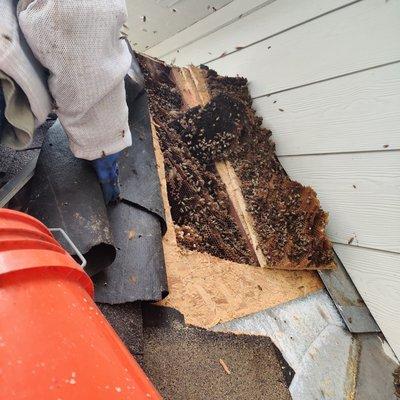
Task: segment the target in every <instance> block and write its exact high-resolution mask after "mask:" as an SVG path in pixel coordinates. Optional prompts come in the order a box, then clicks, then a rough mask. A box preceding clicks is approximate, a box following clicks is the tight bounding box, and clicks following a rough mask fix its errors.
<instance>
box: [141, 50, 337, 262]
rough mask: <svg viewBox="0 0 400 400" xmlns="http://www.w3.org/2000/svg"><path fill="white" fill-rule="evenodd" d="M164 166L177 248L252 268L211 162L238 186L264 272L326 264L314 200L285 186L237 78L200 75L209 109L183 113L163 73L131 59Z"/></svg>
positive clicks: (327, 250) (322, 217) (165, 69)
mask: <svg viewBox="0 0 400 400" xmlns="http://www.w3.org/2000/svg"><path fill="white" fill-rule="evenodd" d="M138 58H139V62H140V64H141V67H142V71H143V74H144V76H145V81H146V87H147V92H148V95H149V107H150V112H151V115H152V118H153V121H154V123H155V125H156V127H157V135H158V138H159V141H160V146H161V150H162V152H163V155H164V160H165V172H166V179H167V189H168V199H169V202H170V206H171V214H172V218H173V221H174V224H175V225H176V236H177V240H178V243H179V244H180V245H182V246H184V247H185V248H188V249H191V250H198V251H202V252H207V253H210V254H212V255H214V256H217V257H220V258H224V259H228V260H231V261H235V262H240V263H246V264H252V265H257V261H256V260H255V257H254V256H253V251H252V249H251V248H250V246H249V243H248V240H247V238H246V237H245V235H244V234H243V233H242V231H241V229H240V227H239V226H238V223H237V221H236V219H235V217H234V214H233V213H232V206H231V203H230V200H229V197H228V195H227V191H226V188H225V186H224V184H223V183H222V181H221V179H220V177H219V175H218V173H217V171H216V168H215V162H217V161H220V160H227V161H229V162H230V163H231V165H232V166H233V168H234V171H235V173H236V174H237V176H238V177H239V179H240V182H241V189H242V193H243V197H244V199H245V203H246V206H247V212H248V213H250V215H251V216H252V218H253V220H254V226H255V229H256V232H257V235H258V238H259V246H260V249H261V250H262V253H263V254H264V256H265V258H266V260H267V261H268V263H269V264H270V266H272V267H277V268H279V267H280V265H282V263H283V261H285V263H286V264H285V265H288V263H289V264H290V265H295V264H296V265H298V266H299V268H301V269H310V268H312V269H315V268H316V267H317V266H319V267H320V266H324V265H325V266H326V265H329V264H331V263H332V260H333V254H332V247H331V244H330V242H329V240H328V239H327V238H326V236H325V226H326V224H327V214H326V213H325V212H324V211H323V210H322V209H321V208H320V205H319V201H318V199H317V196H316V194H315V192H314V191H313V190H312V189H311V188H305V187H303V186H302V185H301V184H299V183H297V182H294V181H292V180H290V178H289V177H288V176H287V174H286V173H285V171H284V170H283V168H282V166H281V164H280V162H279V160H278V158H277V157H276V154H275V146H274V143H273V142H272V140H271V132H269V131H267V130H266V129H264V128H262V119H261V118H259V117H258V116H257V115H256V113H255V111H254V110H253V109H252V101H251V97H250V95H249V91H248V88H247V80H246V79H244V78H227V77H220V76H218V75H217V74H216V73H215V72H214V71H212V70H209V69H207V68H204V67H203V73H204V74H205V77H206V82H207V86H208V90H209V92H210V95H211V101H210V102H209V103H208V104H207V105H206V106H204V107H201V106H198V107H194V108H190V109H189V110H186V111H185V110H184V107H183V102H182V97H181V94H180V92H179V91H178V90H177V88H176V85H175V83H174V81H173V78H172V74H171V67H169V66H168V65H165V64H162V63H161V62H156V61H153V60H150V59H147V58H145V57H143V56H140V55H139V56H138Z"/></svg>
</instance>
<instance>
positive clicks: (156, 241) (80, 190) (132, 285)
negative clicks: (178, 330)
mask: <svg viewBox="0 0 400 400" xmlns="http://www.w3.org/2000/svg"><path fill="white" fill-rule="evenodd" d="M128 99H129V94H128ZM129 106H130V109H131V115H130V117H131V118H130V124H131V131H132V135H133V146H131V147H129V148H128V149H126V150H125V151H124V152H123V155H122V158H121V162H120V169H121V182H122V190H121V195H122V201H121V202H120V203H119V204H118V205H116V206H110V207H109V208H106V206H105V204H104V200H103V195H102V191H101V187H100V185H99V183H98V180H97V177H96V174H95V172H94V169H93V168H92V166H91V165H90V163H89V162H87V161H85V160H80V159H77V158H75V157H74V156H73V154H72V153H71V151H70V149H69V146H68V141H67V138H66V136H65V133H64V131H63V129H62V127H61V124H60V123H59V122H56V123H55V124H54V125H53V127H52V128H51V129H50V130H49V132H48V135H47V136H46V139H45V143H44V145H43V147H42V150H41V153H40V156H39V160H38V165H37V169H36V173H35V176H34V178H33V179H32V180H31V182H30V183H29V185H28V187H27V190H26V191H25V193H24V196H23V199H19V202H18V203H19V209H21V210H22V211H25V212H27V213H28V214H31V215H33V216H35V217H36V218H38V219H39V220H41V221H42V222H44V223H45V224H46V225H47V226H48V227H55V228H62V229H64V230H65V231H66V232H67V234H68V235H69V236H70V238H71V239H72V241H73V242H74V243H75V245H76V246H77V247H78V249H79V250H80V251H81V252H82V253H83V254H84V255H85V257H86V259H87V261H88V267H87V269H86V271H87V272H88V273H89V274H90V275H92V276H93V275H98V276H97V277H96V279H95V281H96V300H97V301H99V302H102V303H110V304H121V303H126V302H133V301H136V300H148V301H157V300H161V299H162V298H163V297H164V296H165V295H166V294H167V282H166V273H165V263H164V255H163V251H162V233H163V232H164V231H165V229H166V223H165V219H164V209H163V202H162V198H161V194H160V182H159V178H158V173H157V165H156V162H155V156H154V150H153V147H152V133H151V126H150V118H149V113H148V109H147V103H146V98H145V97H144V96H142V97H140V98H139V99H137V101H136V102H134V101H133V100H132V101H131V102H130V103H129ZM132 232H135V234H133V233H132ZM57 239H59V238H57ZM63 244H64V243H63ZM65 247H66V248H68V247H67V245H66V246H65ZM105 269H106V271H105V272H104V273H101V274H99V273H100V272H101V271H104V270H105Z"/></svg>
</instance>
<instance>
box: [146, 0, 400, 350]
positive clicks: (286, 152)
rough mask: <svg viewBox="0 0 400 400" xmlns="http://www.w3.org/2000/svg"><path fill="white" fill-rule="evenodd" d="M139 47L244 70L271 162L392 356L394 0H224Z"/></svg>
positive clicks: (397, 64)
mask: <svg viewBox="0 0 400 400" xmlns="http://www.w3.org/2000/svg"><path fill="white" fill-rule="evenodd" d="M147 52H148V54H150V55H152V56H156V57H159V58H161V59H163V60H165V61H167V62H174V63H176V64H178V65H185V64H189V63H193V64H200V63H203V64H207V65H208V66H210V67H211V68H214V69H216V70H217V71H218V72H219V73H220V74H227V75H233V76H235V75H237V74H239V75H242V76H245V77H247V78H248V79H249V81H250V88H251V93H252V95H253V97H254V99H255V101H254V104H255V107H256V108H257V110H258V111H259V113H260V114H261V115H262V116H263V117H264V124H265V126H266V127H268V128H270V129H271V130H272V131H273V134H274V139H275V141H276V143H277V151H278V155H279V156H280V160H281V162H282V164H283V165H284V167H285V169H286V170H287V171H288V173H289V174H290V175H291V177H292V178H293V179H296V180H298V181H299V182H302V183H303V184H305V185H311V186H312V187H314V188H315V190H316V191H317V193H318V195H319V198H320V199H321V203H322V206H323V207H324V208H325V209H326V210H327V211H329V213H330V224H329V235H330V237H331V239H332V240H333V242H334V247H335V250H336V252H337V253H338V255H339V257H340V258H341V259H342V261H343V263H344V265H345V266H346V268H347V270H348V272H349V274H350V275H351V277H352V279H353V281H354V282H355V284H356V286H357V287H358V289H359V291H360V292H361V295H362V296H363V298H364V300H365V301H366V303H367V305H368V306H369V308H370V310H371V312H372V314H373V315H374V317H375V319H376V320H377V322H378V324H379V325H380V327H381V329H382V330H383V332H384V333H385V335H386V337H387V339H388V341H389V342H390V344H391V346H392V347H393V349H394V351H395V352H396V353H397V356H400V312H399V306H400V132H399V130H400V1H398V0H357V1H350V0H323V1H321V0H275V1H274V0H269V1H265V0H264V1H263V0H247V1H241V0H234V1H233V2H231V3H230V4H228V5H227V6H225V7H224V8H223V9H222V10H220V11H218V12H215V13H213V14H212V15H210V16H208V17H207V18H205V19H203V20H201V21H199V22H197V23H196V24H194V25H193V26H191V27H189V28H187V29H185V30H184V31H182V32H180V33H178V34H176V35H174V36H172V37H170V38H169V39H167V40H165V41H163V42H161V43H159V44H158V45H156V46H153V47H152V48H150V49H149V50H148V51H147ZM349 243H350V244H349Z"/></svg>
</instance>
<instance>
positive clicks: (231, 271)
mask: <svg viewBox="0 0 400 400" xmlns="http://www.w3.org/2000/svg"><path fill="white" fill-rule="evenodd" d="M155 129H156V126H154V129H153V141H154V146H155V152H156V159H157V165H158V171H159V175H160V181H161V188H162V195H163V199H164V206H165V212H166V219H167V225H168V230H167V233H166V235H165V236H164V239H163V245H164V255H165V262H166V269H167V279H168V287H169V295H168V297H167V298H166V299H165V300H163V301H162V302H160V303H158V305H160V306H168V307H172V308H175V309H177V310H179V311H180V312H181V313H182V314H183V315H184V317H185V320H186V323H188V324H192V325H195V326H200V327H205V328H209V327H212V326H214V325H216V324H217V323H220V322H226V321H230V320H232V319H235V318H238V317H241V316H245V315H248V314H251V313H255V312H257V311H261V310H264V309H266V308H269V307H273V306H274V305H277V304H281V303H285V302H287V301H290V300H293V299H296V298H298V297H302V296H305V295H307V294H309V293H312V292H315V291H317V290H319V289H321V288H322V283H321V281H320V279H319V277H318V276H317V274H316V273H315V272H311V271H294V272H292V271H277V270H269V269H262V268H257V267H251V266H249V265H244V264H237V263H233V262H229V261H225V260H221V259H219V258H216V257H212V256H210V255H207V254H203V253H198V252H193V251H185V250H182V249H181V248H179V247H178V245H177V242H176V237H175V229H174V226H173V222H172V217H171V213H170V208H169V204H168V195H167V187H166V180H165V172H164V163H163V156H162V153H161V150H160V148H159V144H158V140H157V135H156V133H155Z"/></svg>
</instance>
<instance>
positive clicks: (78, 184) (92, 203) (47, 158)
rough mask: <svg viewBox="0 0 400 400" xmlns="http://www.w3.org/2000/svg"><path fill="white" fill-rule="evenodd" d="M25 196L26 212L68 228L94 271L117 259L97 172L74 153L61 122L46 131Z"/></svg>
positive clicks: (56, 226)
mask: <svg viewBox="0 0 400 400" xmlns="http://www.w3.org/2000/svg"><path fill="white" fill-rule="evenodd" d="M25 195H26V201H25V206H24V207H23V209H22V211H24V212H26V213H28V214H30V215H32V216H34V217H36V218H38V219H39V220H40V221H42V222H43V223H44V224H45V225H46V226H48V227H50V228H62V229H64V231H65V232H67V234H68V235H69V237H70V238H71V239H72V241H73V242H74V243H75V244H76V245H77V246H78V248H79V250H80V251H81V252H82V253H83V254H84V255H85V257H86V259H87V261H88V266H87V270H86V271H87V272H88V273H89V274H91V275H93V274H95V273H97V272H99V271H100V270H102V269H104V268H106V267H107V266H108V265H110V264H111V263H112V262H113V260H114V259H115V254H116V252H115V248H114V245H113V240H112V234H111V230H110V227H109V223H108V219H107V212H106V208H105V205H104V201H103V196H102V192H101V188H100V185H99V184H98V182H97V178H96V175H95V172H94V170H93V169H92V168H91V166H90V164H89V163H88V162H87V161H84V160H80V159H77V158H75V157H74V156H73V154H72V153H71V151H70V149H69V146H68V140H67V137H66V135H65V133H64V130H63V128H62V126H61V124H60V123H59V122H58V121H57V122H55V124H54V125H53V126H52V127H51V128H50V129H49V131H48V133H47V135H46V138H45V141H44V143H43V146H42V149H41V152H40V155H39V159H38V163H37V167H36V171H35V175H34V177H33V178H32V180H31V181H30V182H29V184H28V186H27V192H26V194H25ZM57 239H59V238H57ZM63 244H64V243H63ZM65 247H66V248H67V249H68V246H65Z"/></svg>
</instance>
